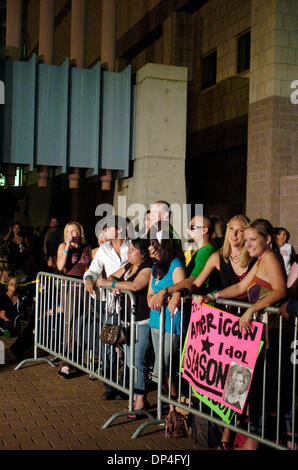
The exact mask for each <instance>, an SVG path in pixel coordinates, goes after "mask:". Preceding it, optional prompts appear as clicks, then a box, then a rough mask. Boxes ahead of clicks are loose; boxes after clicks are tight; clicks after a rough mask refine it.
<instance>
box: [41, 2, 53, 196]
mask: <svg viewBox="0 0 298 470" xmlns="http://www.w3.org/2000/svg"><path fill="white" fill-rule="evenodd" d="M39 5H40V6H39V32H38V56H39V57H40V58H42V62H43V63H44V64H52V63H53V59H54V18H55V0H43V1H41V2H40V3H39ZM48 174H49V168H48V167H47V166H46V165H44V166H42V167H40V168H39V170H38V172H37V185H38V187H40V188H45V187H46V186H47V181H48Z"/></svg>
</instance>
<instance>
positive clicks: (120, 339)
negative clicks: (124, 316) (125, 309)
mask: <svg viewBox="0 0 298 470" xmlns="http://www.w3.org/2000/svg"><path fill="white" fill-rule="evenodd" d="M119 308H121V307H120V303H119V299H115V298H112V302H111V303H110V306H109V313H108V316H107V320H106V322H105V324H104V325H103V327H102V330H101V333H100V340H101V342H102V343H104V344H107V345H108V346H121V345H122V344H125V343H126V339H127V338H126V328H125V327H124V326H122V325H113V324H112V323H110V322H109V319H110V318H111V317H112V316H113V315H119V313H120V311H119ZM118 312H119V313H118Z"/></svg>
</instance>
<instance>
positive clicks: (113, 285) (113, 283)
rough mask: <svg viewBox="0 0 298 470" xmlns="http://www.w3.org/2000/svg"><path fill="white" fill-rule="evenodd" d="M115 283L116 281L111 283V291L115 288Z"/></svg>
mask: <svg viewBox="0 0 298 470" xmlns="http://www.w3.org/2000/svg"><path fill="white" fill-rule="evenodd" d="M116 282H117V281H113V282H112V289H114V287H115V285H116Z"/></svg>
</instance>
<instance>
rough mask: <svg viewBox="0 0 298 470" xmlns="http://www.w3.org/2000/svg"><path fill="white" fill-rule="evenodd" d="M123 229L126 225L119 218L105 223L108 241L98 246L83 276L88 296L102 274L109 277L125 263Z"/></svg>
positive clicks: (125, 247)
mask: <svg viewBox="0 0 298 470" xmlns="http://www.w3.org/2000/svg"><path fill="white" fill-rule="evenodd" d="M123 223H124V227H123ZM125 228H126V223H125V221H123V219H122V218H121V219H120V218H119V216H115V217H112V218H111V219H109V220H108V221H107V224H106V227H104V230H105V236H106V238H107V239H108V240H109V241H108V242H105V243H103V244H102V245H100V247H99V248H98V250H97V252H96V254H95V256H94V259H93V261H92V263H91V264H90V266H89V269H88V271H86V272H85V274H84V281H85V288H86V290H87V292H89V293H90V294H93V293H94V284H95V283H96V281H97V279H99V278H100V277H103V274H105V276H106V277H109V276H110V275H111V274H113V273H114V272H116V271H118V269H119V268H120V267H121V266H122V265H124V264H126V263H127V252H128V246H129V240H128V239H127V238H125Z"/></svg>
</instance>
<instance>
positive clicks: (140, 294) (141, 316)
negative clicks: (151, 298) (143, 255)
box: [116, 263, 152, 321]
mask: <svg viewBox="0 0 298 470" xmlns="http://www.w3.org/2000/svg"><path fill="white" fill-rule="evenodd" d="M128 267H129V266H128ZM145 268H150V269H151V268H152V264H151V263H148V264H147V263H146V264H145V263H144V264H141V265H140V266H139V268H138V269H137V271H136V272H135V273H134V274H133V275H132V276H130V277H127V272H125V273H124V274H123V275H122V276H121V278H120V279H119V281H124V280H125V281H131V282H132V281H134V279H135V278H136V277H137V275H138V274H139V273H140V272H141V271H142V269H145ZM116 287H117V286H116ZM147 292H148V286H145V287H144V288H143V289H141V290H139V291H137V292H135V293H134V294H135V301H136V312H135V316H136V321H142V320H147V319H149V316H150V309H149V307H148V303H147ZM129 312H130V298H129V297H128V301H127V321H129ZM124 315H125V305H124V302H122V309H121V319H122V320H124Z"/></svg>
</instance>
